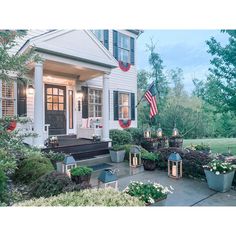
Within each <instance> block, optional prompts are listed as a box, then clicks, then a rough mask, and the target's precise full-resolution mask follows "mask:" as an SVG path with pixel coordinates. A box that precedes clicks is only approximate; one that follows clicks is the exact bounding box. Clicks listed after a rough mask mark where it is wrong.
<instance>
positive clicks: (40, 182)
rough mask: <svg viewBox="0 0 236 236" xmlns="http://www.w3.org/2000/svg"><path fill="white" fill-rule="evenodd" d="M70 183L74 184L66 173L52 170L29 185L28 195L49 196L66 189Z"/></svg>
mask: <svg viewBox="0 0 236 236" xmlns="http://www.w3.org/2000/svg"><path fill="white" fill-rule="evenodd" d="M70 185H74V184H73V183H72V181H71V180H70V178H69V177H68V176H67V175H66V174H64V173H60V172H57V171H52V172H50V173H47V174H45V175H43V176H41V177H40V178H38V179H37V180H36V181H35V182H33V183H32V184H31V185H30V194H29V195H30V196H31V197H36V198H39V197H51V196H55V195H58V194H60V193H62V192H64V191H67V190H68V187H69V186H70ZM72 189H73V188H72Z"/></svg>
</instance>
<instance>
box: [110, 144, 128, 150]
mask: <svg viewBox="0 0 236 236" xmlns="http://www.w3.org/2000/svg"><path fill="white" fill-rule="evenodd" d="M124 149H125V147H124V145H113V146H112V150H113V151H121V150H124Z"/></svg>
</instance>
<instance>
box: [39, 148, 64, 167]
mask: <svg viewBox="0 0 236 236" xmlns="http://www.w3.org/2000/svg"><path fill="white" fill-rule="evenodd" d="M43 155H44V156H45V157H46V158H48V159H49V160H50V161H51V162H52V164H53V166H54V168H55V169H56V163H57V162H62V161H63V160H64V159H65V157H66V154H65V153H62V152H53V151H51V150H50V151H49V152H44V153H43Z"/></svg>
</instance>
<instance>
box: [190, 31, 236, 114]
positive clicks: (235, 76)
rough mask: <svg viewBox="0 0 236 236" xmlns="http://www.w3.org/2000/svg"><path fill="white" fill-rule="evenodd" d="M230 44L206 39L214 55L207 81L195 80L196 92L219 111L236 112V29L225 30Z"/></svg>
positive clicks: (209, 50) (210, 51)
mask: <svg viewBox="0 0 236 236" xmlns="http://www.w3.org/2000/svg"><path fill="white" fill-rule="evenodd" d="M222 32H223V33H227V34H228V36H229V39H228V44H227V45H225V46H222V45H221V44H220V43H219V42H217V41H216V39H215V38H213V37H212V38H211V39H210V40H208V41H206V43H207V45H208V47H209V49H208V53H210V54H211V55H212V57H213V58H212V59H211V61H210V62H211V68H210V69H209V72H210V73H209V76H208V77H207V80H206V82H202V81H198V80H195V81H194V83H195V85H196V91H195V93H196V94H197V95H199V96H201V97H202V98H203V99H204V100H205V101H206V102H208V103H209V104H211V105H213V106H215V107H216V109H217V111H218V112H228V111H233V112H234V113H236V93H235V90H236V53H235V52H236V30H224V31H222Z"/></svg>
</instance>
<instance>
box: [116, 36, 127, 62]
mask: <svg viewBox="0 0 236 236" xmlns="http://www.w3.org/2000/svg"><path fill="white" fill-rule="evenodd" d="M118 60H119V61H122V62H124V63H130V37H128V36H127V35H124V34H121V33H119V34H118Z"/></svg>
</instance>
